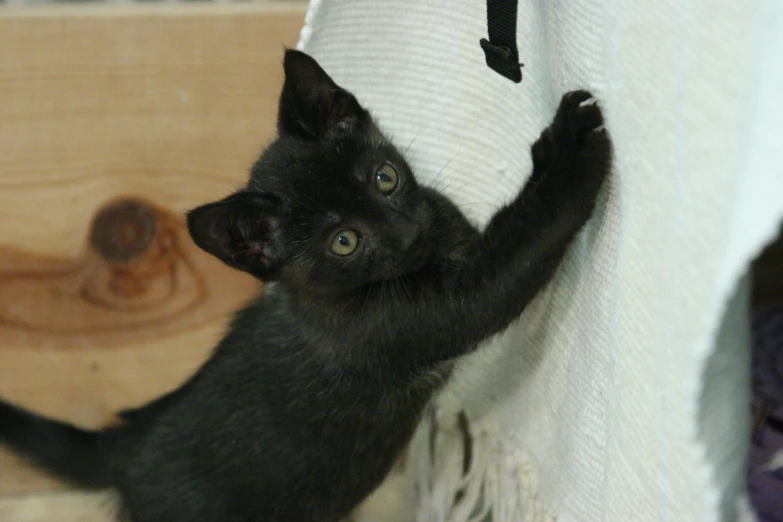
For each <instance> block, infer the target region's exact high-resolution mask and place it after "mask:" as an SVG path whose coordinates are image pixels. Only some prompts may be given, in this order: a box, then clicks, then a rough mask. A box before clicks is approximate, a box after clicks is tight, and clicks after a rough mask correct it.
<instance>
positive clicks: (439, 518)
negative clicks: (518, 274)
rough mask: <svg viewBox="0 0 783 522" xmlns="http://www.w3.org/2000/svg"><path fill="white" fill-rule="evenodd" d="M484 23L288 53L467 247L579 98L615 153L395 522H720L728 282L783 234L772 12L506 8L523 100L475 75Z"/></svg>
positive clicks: (314, 9) (441, 421) (331, 8)
mask: <svg viewBox="0 0 783 522" xmlns="http://www.w3.org/2000/svg"><path fill="white" fill-rule="evenodd" d="M485 9H486V4H485V2H484V1H480V0H473V1H465V0H462V1H456V0H351V1H341V0H320V1H318V0H316V1H313V2H312V3H311V5H310V10H309V13H308V17H307V23H306V27H305V29H304V30H303V33H302V40H301V43H300V47H301V48H303V49H304V50H306V51H307V52H310V53H311V54H313V55H314V56H315V57H316V58H317V59H318V60H319V61H320V62H321V63H322V64H323V65H324V67H325V68H326V70H327V71H328V72H329V73H330V74H332V75H333V77H334V78H335V80H336V81H337V82H338V83H340V84H341V85H343V86H344V87H346V88H348V89H349V90H351V91H353V92H354V93H355V94H357V96H358V98H359V99H360V101H361V102H363V103H364V104H366V106H368V107H369V108H370V109H371V110H372V111H373V113H374V114H375V115H376V117H377V118H378V120H379V121H380V123H381V125H382V127H384V128H385V129H386V130H387V131H388V133H389V134H390V135H391V136H392V138H393V139H394V140H395V142H396V143H397V144H398V146H400V147H401V148H402V149H405V150H406V155H407V157H408V158H409V160H410V162H411V164H412V166H413V167H414V170H415V171H416V172H417V175H418V177H419V179H420V180H422V181H423V182H424V183H427V184H430V185H432V186H435V187H437V188H439V189H441V190H442V191H443V192H444V193H446V194H447V195H448V196H450V197H451V198H452V199H453V200H454V201H455V202H456V203H457V204H458V205H460V207H461V208H462V209H463V210H464V212H465V213H466V215H468V217H469V218H471V219H472V220H474V221H475V222H476V223H477V224H478V225H483V224H485V223H486V222H487V220H488V219H489V217H490V216H491V215H492V213H493V212H494V211H495V210H496V209H497V208H498V207H499V205H500V204H501V203H503V202H505V201H508V200H509V199H511V198H512V197H513V196H514V195H515V194H516V192H517V191H518V190H519V188H520V187H521V186H522V185H523V183H524V181H525V179H526V176H527V175H528V173H529V170H530V154H529V146H530V144H531V143H532V142H533V140H534V139H535V138H536V137H537V135H538V134H539V132H540V131H541V130H542V129H543V128H544V127H545V126H546V125H547V124H548V123H549V121H550V119H551V118H552V116H553V114H554V110H555V108H556V105H557V103H558V101H559V98H560V96H561V95H562V94H563V93H564V92H566V91H568V90H571V89H576V88H587V89H589V90H591V91H592V92H593V93H594V94H595V95H596V96H597V97H598V98H599V100H600V103H601V105H602V107H603V109H604V111H605V115H606V118H607V125H608V128H609V131H610V134H611V136H612V138H613V140H614V144H615V154H616V157H615V168H614V172H613V174H612V177H611V181H610V183H609V184H608V186H607V187H606V189H605V191H604V192H603V194H602V197H601V201H600V205H599V208H598V210H597V212H596V214H595V217H594V219H593V220H592V221H591V222H590V224H589V226H588V227H587V228H586V229H585V231H584V232H583V233H582V234H581V236H580V237H579V238H578V240H577V242H576V243H575V244H574V245H573V247H572V248H571V250H570V252H569V254H568V256H567V259H566V260H565V262H564V264H563V266H562V269H561V270H560V271H559V272H558V274H557V276H556V277H555V280H554V281H553V284H552V285H551V286H550V287H549V288H548V289H547V290H546V291H545V292H543V294H542V295H540V296H539V298H538V299H537V300H536V301H535V302H534V303H533V305H531V306H530V308H529V309H528V310H527V311H526V313H525V314H524V315H523V317H522V319H521V320H520V321H519V323H518V324H515V325H514V326H512V327H511V328H510V329H509V330H508V331H507V332H506V333H505V334H503V335H501V336H498V337H497V338H495V339H493V340H491V341H489V342H488V343H487V346H485V347H484V348H483V349H482V350H480V351H479V352H478V353H476V354H475V355H474V356H471V357H470V358H468V359H467V360H465V361H463V362H462V364H461V365H460V369H459V371H458V373H457V375H456V376H455V378H454V379H453V382H452V383H451V384H450V386H449V387H448V389H447V390H446V391H445V393H444V394H443V395H442V397H441V398H440V399H439V401H438V412H437V413H438V414H437V419H436V420H434V421H430V420H428V421H427V422H425V423H424V424H423V426H422V428H421V430H420V432H419V434H418V435H417V438H416V439H415V440H414V442H413V445H412V453H411V455H410V456H409V459H408V464H407V465H408V470H409V471H410V473H411V480H412V481H413V482H415V484H416V489H415V491H416V492H417V493H416V495H415V496H414V497H413V498H414V501H415V504H414V506H413V507H414V511H415V513H414V514H413V515H400V518H399V520H410V518H405V517H406V516H409V517H416V519H417V520H419V521H421V522H446V521H449V522H464V521H469V520H470V521H475V522H481V521H483V520H484V515H485V514H486V513H489V512H491V514H492V518H491V520H492V521H493V522H517V521H523V520H529V521H539V520H554V519H555V517H556V518H557V520H558V521H559V522H568V521H579V522H615V521H616V522H628V521H640V522H643V521H672V522H675V521H676V522H683V521H717V520H731V519H733V518H734V516H735V513H736V512H737V508H736V506H737V504H738V503H739V504H742V492H743V488H744V479H745V470H744V466H745V453H746V448H747V445H748V444H747V440H748V425H749V419H748V416H749V412H748V404H749V377H748V375H749V349H748V335H747V329H748V326H747V322H746V320H745V312H746V308H747V284H746V283H745V282H744V280H743V278H742V275H743V274H744V272H745V270H746V267H747V263H748V261H749V260H750V259H751V258H752V257H753V256H754V255H755V254H757V253H758V251H759V250H760V248H761V247H762V245H763V244H764V243H765V241H768V240H769V239H770V238H771V237H773V234H774V232H775V230H776V227H777V225H778V224H779V222H780V219H781V216H783V102H781V96H782V95H783V94H782V93H783V58H782V57H783V2H779V1H776V0H744V1H741V2H740V1H730V0H723V1H720V0H701V1H699V0H694V1H675V0H656V1H654V2H652V1H647V2H642V1H641V0H559V1H551V2H545V1H522V2H520V5H519V13H518V38H517V40H518V45H519V52H520V58H521V60H522V61H523V62H525V67H524V69H523V72H524V80H523V81H522V83H521V84H514V83H512V82H510V81H508V80H506V79H505V78H502V77H501V76H499V75H498V74H496V73H494V72H492V71H491V70H490V69H488V68H487V67H486V65H485V64H484V56H483V53H482V51H481V49H480V47H479V44H478V41H479V38H481V37H485V36H486V31H487V29H486V11H485ZM705 370H706V371H705ZM461 410H464V411H465V412H466V414H467V417H468V420H469V426H470V431H471V435H472V457H471V466H470V471H469V473H468V475H467V476H465V477H463V476H462V459H463V438H464V437H463V436H462V433H461V431H460V430H459V429H457V427H456V423H455V422H454V418H455V414H456V413H457V412H459V411H461ZM436 427H437V435H436V437H435V440H436V444H435V446H434V447H435V453H436V455H435V458H434V461H433V460H432V459H430V458H429V455H428V452H429V451H430V444H429V437H428V434H429V432H430V430H432V429H435V428H436ZM433 462H434V463H433ZM411 491H414V490H413V489H411ZM740 511H747V506H744V507H742V508H741V509H740ZM746 516H749V515H746ZM487 520H490V519H487Z"/></svg>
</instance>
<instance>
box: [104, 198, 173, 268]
mask: <svg viewBox="0 0 783 522" xmlns="http://www.w3.org/2000/svg"><path fill="white" fill-rule="evenodd" d="M156 221H157V220H156V216H155V211H154V210H153V209H152V207H150V206H149V205H148V204H146V203H144V202H143V201H139V200H132V199H126V200H121V201H115V202H113V203H110V204H109V205H107V206H106V207H104V208H102V209H101V210H100V211H99V212H98V213H97V214H96V216H95V218H94V219H93V222H92V231H91V232H90V243H91V244H92V246H93V247H94V248H95V250H96V251H97V252H98V254H100V256H101V257H103V258H104V259H105V260H106V261H109V262H114V263H127V262H128V261H131V260H132V259H134V258H136V257H138V256H140V255H142V254H143V253H144V252H145V251H146V250H147V248H148V247H149V246H150V243H151V242H152V240H153V238H154V237H155V232H156V224H157V223H156Z"/></svg>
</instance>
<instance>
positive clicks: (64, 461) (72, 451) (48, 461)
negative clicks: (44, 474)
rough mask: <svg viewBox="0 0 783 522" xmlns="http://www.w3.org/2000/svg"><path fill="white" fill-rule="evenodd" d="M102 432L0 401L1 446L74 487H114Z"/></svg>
mask: <svg viewBox="0 0 783 522" xmlns="http://www.w3.org/2000/svg"><path fill="white" fill-rule="evenodd" d="M100 436H101V432H100V431H87V430H82V429H79V428H76V427H74V426H71V425H69V424H66V423H64V422H59V421H56V420H53V419H47V418H45V417H41V416H39V415H36V414H34V413H32V412H29V411H26V410H23V409H21V408H18V407H16V406H12V405H11V404H8V403H6V402H3V401H0V443H2V444H4V445H6V446H8V447H9V448H11V449H12V450H13V451H15V452H16V453H18V454H19V455H21V456H24V457H27V458H28V459H30V460H31V461H32V463H33V464H36V465H38V466H39V467H41V468H43V469H45V470H47V471H50V472H52V473H54V474H55V475H58V476H60V477H61V478H63V479H65V480H67V481H68V482H71V483H73V484H74V485H78V486H82V487H86V488H104V487H109V486H110V485H111V479H110V473H109V468H108V464H107V462H106V461H105V460H104V459H103V458H102V456H101V452H100V451H99V448H98V445H99V439H100Z"/></svg>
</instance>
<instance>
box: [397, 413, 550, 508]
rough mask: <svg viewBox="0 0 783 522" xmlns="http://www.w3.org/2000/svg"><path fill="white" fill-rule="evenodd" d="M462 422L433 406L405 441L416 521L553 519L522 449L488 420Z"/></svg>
mask: <svg viewBox="0 0 783 522" xmlns="http://www.w3.org/2000/svg"><path fill="white" fill-rule="evenodd" d="M463 418H464V417H463ZM465 426H466V427H467V433H466V432H465V427H460V422H459V416H458V415H444V414H443V413H442V412H438V411H436V410H435V409H433V413H432V414H431V415H430V416H429V418H428V419H426V420H425V421H424V422H422V425H421V427H420V429H419V431H418V432H417V435H416V437H415V438H414V439H413V441H412V442H411V448H410V455H411V458H410V461H409V462H411V466H410V468H409V469H408V470H407V471H408V472H409V473H411V475H412V477H411V480H412V482H413V484H414V499H415V503H416V521H417V522H554V521H555V520H556V517H554V516H553V515H552V514H551V510H548V509H546V508H545V506H544V503H543V502H542V500H541V499H540V497H539V493H538V491H539V487H538V475H537V472H536V469H535V466H534V465H533V461H532V459H531V458H530V456H529V455H528V454H527V452H526V451H525V450H523V449H520V448H513V449H511V448H508V447H505V445H506V444H508V439H507V438H505V437H500V436H498V429H497V427H494V426H492V425H491V423H482V424H481V426H480V427H479V426H478V425H474V426H470V425H469V424H467V423H466V424H465Z"/></svg>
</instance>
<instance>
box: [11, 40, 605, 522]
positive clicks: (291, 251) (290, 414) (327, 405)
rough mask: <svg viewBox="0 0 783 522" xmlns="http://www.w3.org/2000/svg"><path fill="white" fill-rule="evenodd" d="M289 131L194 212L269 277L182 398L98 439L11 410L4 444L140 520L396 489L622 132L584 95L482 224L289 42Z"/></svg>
mask: <svg viewBox="0 0 783 522" xmlns="http://www.w3.org/2000/svg"><path fill="white" fill-rule="evenodd" d="M284 67H285V75H286V79H285V85H284V87H283V92H282V95H281V97H280V112H279V121H278V130H279V138H278V139H277V141H275V142H274V143H273V144H272V145H271V146H270V147H269V148H268V149H267V150H266V151H265V152H264V153H263V154H262V156H261V158H260V159H259V160H258V161H257V162H256V164H255V166H254V167H253V169H252V172H251V176H250V182H249V183H248V185H247V187H245V188H244V189H242V190H240V191H239V192H237V193H236V194H233V195H231V196H229V197H227V198H226V199H223V200H221V201H217V202H215V203H211V204H208V205H205V206H202V207H199V208H197V209H195V210H193V211H192V212H190V214H189V215H188V225H189V228H190V232H191V234H192V236H193V239H194V240H195V242H196V243H197V244H198V245H199V246H200V247H201V248H203V249H204V250H206V251H207V252H209V253H211V254H213V255H215V256H217V257H218V258H220V259H222V260H223V261H225V262H226V263H227V264H229V265H231V266H233V267H235V268H238V269H240V270H245V271H247V272H250V273H251V274H253V275H255V276H257V277H258V278H260V279H262V280H264V281H274V283H272V284H270V285H268V286H267V290H266V292H265V295H263V296H262V297H260V298H259V299H258V300H256V301H255V302H254V303H253V304H251V305H250V306H248V307H247V308H246V309H245V310H243V311H241V312H240V313H239V314H238V315H237V317H236V319H235V320H234V322H233V324H232V325H231V328H230V329H229V331H228V333H227V335H226V336H225V338H224V339H223V340H222V341H221V342H220V344H219V345H218V347H217V349H216V350H215V353H214V354H213V356H212V358H211V359H210V360H209V361H208V362H207V363H206V364H205V365H204V366H203V367H202V368H201V369H200V370H199V371H198V373H197V374H196V375H195V376H194V377H193V378H192V379H190V381H188V382H187V383H186V384H185V385H183V386H182V387H181V388H179V389H177V390H176V391H174V392H172V393H170V394H168V395H166V396H164V397H162V398H160V399H158V400H157V401H155V402H152V403H151V404H148V405H146V406H144V407H142V408H139V409H136V410H131V411H125V412H122V413H121V419H122V420H123V425H122V426H120V427H116V428H111V429H107V430H105V431H102V432H88V431H82V430H78V429H75V428H73V427H70V426H66V425H63V424H59V423H56V422H54V421H52V420H48V419H43V418H41V417H38V416H36V415H34V414H32V413H29V412H24V411H22V410H20V409H17V408H14V407H12V406H10V405H7V404H3V403H0V440H3V441H5V443H6V444H8V445H10V446H11V447H12V448H15V449H16V450H17V451H19V452H20V453H22V454H26V455H28V456H29V457H31V458H32V459H33V460H34V461H36V462H38V463H39V464H40V465H42V466H44V467H47V468H49V469H51V470H53V471H55V472H58V473H60V474H61V475H63V476H65V477H67V478H69V479H70V480H72V481H75V482H77V483H81V484H85V485H91V486H113V487H115V488H116V489H117V490H118V491H119V493H120V496H121V498H122V509H123V513H124V515H125V516H127V517H128V518H129V519H130V520H133V521H134V522H202V521H203V522H218V521H219V522H262V521H275V522H311V521H312V522H330V521H337V520H339V519H341V518H342V517H344V516H346V515H347V514H349V513H350V512H351V510H352V509H353V508H354V507H356V506H357V505H358V504H359V503H360V502H361V501H362V500H363V499H364V498H365V497H366V496H367V495H368V494H369V493H370V492H371V491H372V490H373V489H374V488H375V487H377V486H378V485H379V483H380V482H381V481H382V480H383V478H384V477H385V475H386V474H387V472H388V471H389V469H390V467H391V466H392V464H393V463H394V462H395V459H397V457H398V456H399V454H400V452H401V451H402V450H403V448H404V447H405V446H406V444H407V443H408V441H409V439H410V438H411V436H412V433H413V431H414V428H415V427H416V425H417V423H418V421H419V418H420V416H421V413H422V411H423V409H424V408H425V406H426V405H427V403H428V402H429V401H430V400H431V398H432V396H433V394H434V392H436V391H437V390H438V389H439V388H440V387H441V385H442V384H443V382H444V381H445V380H446V379H447V377H448V375H449V371H450V367H451V364H452V362H453V361H454V360H455V359H456V358H457V357H460V356H462V355H465V354H467V353H469V352H470V351H472V350H474V349H475V348H476V346H477V344H478V343H480V342H481V341H482V340H484V339H486V338H488V337H490V336H492V335H493V334H496V333H498V332H500V331H501V330H503V329H505V328H506V327H508V326H509V324H510V323H512V322H513V321H514V320H515V319H516V318H517V317H519V315H520V313H521V312H522V310H523V309H524V308H525V306H526V305H527V304H528V303H529V302H530V300H531V299H532V298H533V297H534V296H535V295H536V293H537V292H538V291H539V290H540V289H541V288H542V287H543V286H544V285H545V284H546V283H547V281H548V280H549V279H550V278H551V276H552V274H553V272H554V271H555V269H556V267H557V266H558V263H559V262H560V260H561V258H562V257H563V255H564V253H565V252H566V249H567V247H568V245H569V243H570V242H571V241H572V239H573V238H574V236H575V235H576V234H577V232H578V231H579V230H580V228H581V227H582V226H583V225H584V223H585V222H586V221H587V220H588V218H589V217H590V215H591V213H592V211H593V207H594V204H595V200H596V196H597V194H598V191H599V189H600V187H601V184H602V182H603V180H604V178H605V176H606V175H607V172H608V171H609V167H610V142H609V139H608V136H607V134H606V133H605V132H604V131H603V128H602V127H601V126H602V123H603V120H602V116H601V112H600V110H599V108H598V107H597V106H596V105H595V104H589V103H584V102H586V101H587V100H588V99H589V98H590V94H588V93H586V92H572V93H569V94H567V95H566V96H565V97H564V98H563V100H562V102H561V104H560V108H559V109H558V111H557V114H556V116H555V119H554V122H553V123H552V126H551V127H549V128H548V129H547V130H545V131H544V133H543V134H542V135H541V137H540V138H539V140H538V141H537V142H536V144H535V145H534V146H533V160H534V161H533V163H534V168H533V173H532V177H531V180H530V181H529V182H528V184H527V185H526V187H525V188H524V190H523V191H522V192H521V193H520V194H519V196H518V197H517V198H516V200H515V201H514V202H513V203H511V204H510V205H508V206H506V207H505V208H503V209H501V210H500V211H499V212H498V213H497V214H496V215H495V216H494V218H493V219H492V221H491V222H490V224H489V225H488V227H487V229H486V231H485V232H484V233H483V234H480V233H479V232H478V231H477V230H476V229H475V228H474V227H472V226H471V225H470V224H469V223H468V221H467V220H466V219H465V218H464V217H463V215H462V214H461V213H460V212H459V210H458V209H457V208H456V207H455V206H454V205H453V204H452V203H450V202H449V201H448V200H447V199H445V198H444V197H443V196H441V195H439V194H437V193H435V192H433V191H432V190H430V189H427V188H424V187H420V186H419V185H418V184H417V183H416V180H415V178H414V176H413V173H412V172H411V170H410V168H409V167H408V165H407V164H406V162H405V160H404V159H403V157H402V155H401V154H400V153H399V152H398V151H397V150H396V149H395V148H394V146H393V145H392V144H391V143H390V142H389V141H388V140H387V139H386V138H385V137H384V136H383V134H381V132H380V131H379V130H378V128H377V127H376V126H375V125H374V124H373V121H372V119H371V117H370V114H369V113H368V112H367V111H366V110H365V109H364V108H362V107H361V106H360V104H359V103H358V102H357V100H356V98H354V96H353V95H352V94H350V93H349V92H348V91H346V90H344V89H342V88H340V87H339V86H337V85H336V84H335V83H334V82H333V81H332V79H331V78H330V77H329V76H328V75H327V74H326V73H325V72H324V71H323V69H321V67H320V66H319V65H318V64H317V63H316V62H315V61H314V60H313V59H312V58H310V57H309V56H307V55H306V54H303V53H301V52H297V51H288V52H287V53H286V56H285V65H284Z"/></svg>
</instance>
